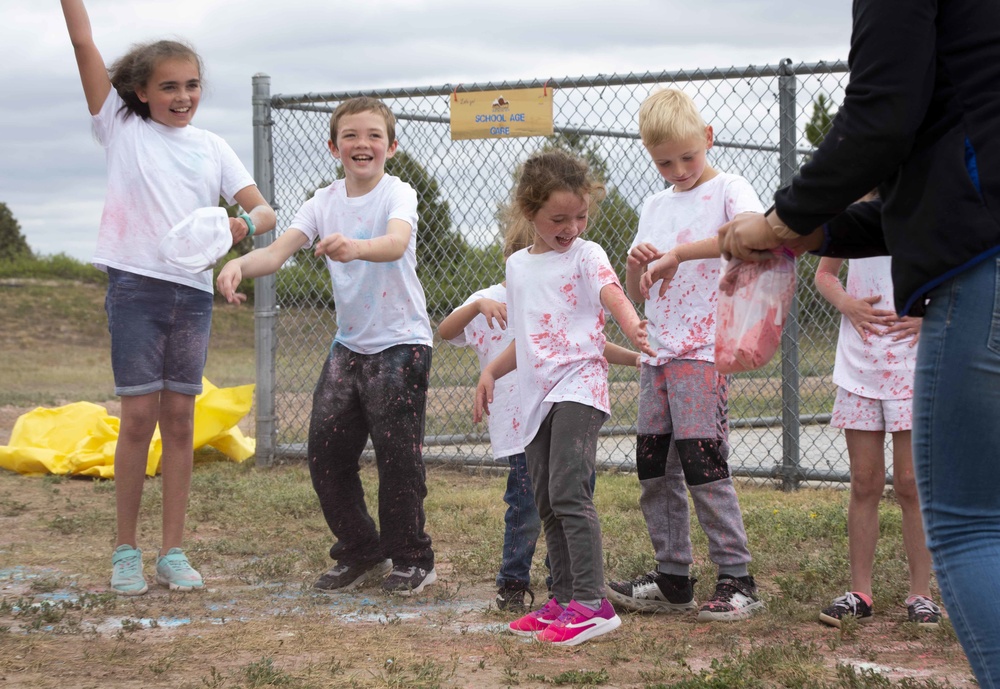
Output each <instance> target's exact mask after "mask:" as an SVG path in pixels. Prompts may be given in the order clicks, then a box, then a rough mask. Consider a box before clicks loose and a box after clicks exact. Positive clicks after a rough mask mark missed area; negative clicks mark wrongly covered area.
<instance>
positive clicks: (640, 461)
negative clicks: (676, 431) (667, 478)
mask: <svg viewBox="0 0 1000 689" xmlns="http://www.w3.org/2000/svg"><path fill="white" fill-rule="evenodd" d="M669 450H670V434H669V433H667V434H666V435H648V434H643V433H640V434H639V437H638V438H636V444H635V470H636V473H638V474H639V480H640V481H644V480H645V479H648V478H662V477H663V475H664V474H665V473H667V452H668V451H669Z"/></svg>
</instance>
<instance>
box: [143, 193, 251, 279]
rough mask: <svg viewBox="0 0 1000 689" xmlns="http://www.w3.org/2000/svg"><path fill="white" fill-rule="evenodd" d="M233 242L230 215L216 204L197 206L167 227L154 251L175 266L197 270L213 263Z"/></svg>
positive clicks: (223, 254) (196, 271)
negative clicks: (187, 214) (184, 216)
mask: <svg viewBox="0 0 1000 689" xmlns="http://www.w3.org/2000/svg"><path fill="white" fill-rule="evenodd" d="M232 246H233V235H232V233H231V232H230V231H229V216H228V215H227V214H226V209H225V208H221V207H219V206H208V207H205V208H196V209H195V210H194V212H193V213H191V214H190V215H189V216H187V217H186V218H184V219H183V220H181V221H180V222H179V223H177V224H176V225H174V226H173V227H171V228H170V231H169V232H168V233H167V234H166V236H165V237H164V238H163V239H162V240H161V241H160V246H159V250H158V251H157V254H158V255H159V257H160V260H161V261H165V262H166V263H169V264H170V265H172V266H174V267H175V268H180V269H181V270H186V271H188V272H189V273H200V272H202V271H205V270H208V269H209V268H211V267H212V266H214V265H215V263H216V261H218V260H219V259H220V258H222V257H223V256H225V255H226V253H227V252H228V251H229V249H230V248H232Z"/></svg>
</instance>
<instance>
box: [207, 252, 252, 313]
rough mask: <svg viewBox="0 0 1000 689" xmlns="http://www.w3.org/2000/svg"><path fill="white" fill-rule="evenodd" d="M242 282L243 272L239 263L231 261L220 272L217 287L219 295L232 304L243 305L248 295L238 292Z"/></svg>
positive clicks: (216, 282)
mask: <svg viewBox="0 0 1000 689" xmlns="http://www.w3.org/2000/svg"><path fill="white" fill-rule="evenodd" d="M242 281H243V271H242V270H241V269H240V263H239V261H230V262H229V263H227V264H226V265H224V266H223V267H222V270H220V271H219V277H218V279H216V281H215V285H216V287H218V288H219V294H221V295H222V296H224V297H225V298H226V301H228V302H229V303H230V304H242V303H243V302H245V301H246V300H247V295H245V294H243V293H241V292H237V291H236V288H237V287H239V286H240V283H241V282H242Z"/></svg>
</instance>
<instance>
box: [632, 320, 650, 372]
mask: <svg viewBox="0 0 1000 689" xmlns="http://www.w3.org/2000/svg"><path fill="white" fill-rule="evenodd" d="M647 325H649V321H648V320H646V319H645V318H644V319H642V320H640V321H639V322H637V323H636V325H635V328H634V329H633V330H632V332H630V333H626V334H627V335H628V339H629V341H630V342H631V343H632V345H633V346H634V347H635V348H636V349H638V350H639V351H640V352H642V353H643V354H648V355H649V356H656V350H655V349H653V348H652V347H650V346H649V334H648V333H647V332H646V326H647ZM638 365H639V359H638V358H637V359H636V366H638Z"/></svg>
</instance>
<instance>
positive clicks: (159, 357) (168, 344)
mask: <svg viewBox="0 0 1000 689" xmlns="http://www.w3.org/2000/svg"><path fill="white" fill-rule="evenodd" d="M104 310H105V311H107V313H108V331H109V332H110V333H111V369H112V371H113V372H114V375H115V394H116V395H121V396H134V395H146V394H149V393H151V392H159V391H160V390H170V391H172V392H178V393H181V394H183V395H198V394H201V391H202V385H201V377H202V373H203V372H204V370H205V360H206V358H207V357H208V337H209V334H210V333H211V330H212V293H211V292H205V291H202V290H199V289H195V288H193V287H188V286H187V285H179V284H177V283H174V282H168V281H166V280H159V279H157V278H151V277H146V276H144V275H137V274H135V273H128V272H125V271H122V270H117V269H115V268H108V293H107V296H106V297H105V299H104Z"/></svg>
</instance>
